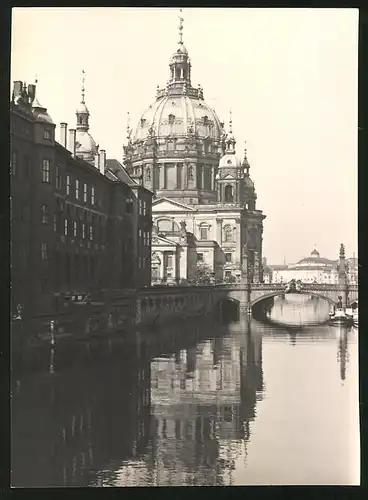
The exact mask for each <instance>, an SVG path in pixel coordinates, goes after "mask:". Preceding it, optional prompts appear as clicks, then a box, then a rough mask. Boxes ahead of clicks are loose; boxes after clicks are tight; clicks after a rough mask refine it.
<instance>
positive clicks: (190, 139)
mask: <svg viewBox="0 0 368 500" xmlns="http://www.w3.org/2000/svg"><path fill="white" fill-rule="evenodd" d="M182 22H183V19H180V26H179V42H178V47H177V50H176V52H175V53H174V54H173V56H172V57H171V59H170V63H169V80H168V82H167V85H166V87H165V88H162V89H161V88H159V87H158V88H157V92H156V100H155V102H154V103H152V104H151V105H150V106H149V107H148V108H147V109H146V110H145V111H144V112H143V114H142V116H141V118H140V120H139V122H138V124H137V127H136V129H135V130H134V131H133V130H132V129H131V128H130V127H128V142H127V145H126V146H124V160H123V163H124V166H125V168H126V169H127V171H128V172H129V174H130V176H131V177H132V178H133V179H134V180H135V181H136V182H137V183H139V184H141V185H143V186H144V187H146V188H147V189H149V190H151V191H152V192H153V193H154V201H153V205H152V216H153V230H152V257H151V265H152V280H153V282H168V283H169V282H173V283H178V282H182V281H183V280H195V279H196V276H198V270H199V268H202V269H206V270H207V272H208V274H209V275H211V277H212V278H214V279H216V280H220V281H223V280H226V281H242V280H247V279H249V280H250V281H254V282H260V281H262V232H263V220H264V218H265V215H263V213H262V211H261V210H258V209H257V207H256V200H257V195H256V192H255V187H254V183H253V181H252V179H251V178H250V175H249V169H250V166H249V163H248V160H247V156H246V151H245V154H244V158H243V159H242V160H241V159H239V157H238V155H237V153H236V139H235V137H234V134H233V131H232V119H231V116H230V122H229V130H228V131H226V130H225V127H224V123H223V122H221V121H220V120H219V118H218V117H217V115H216V112H215V111H214V110H213V109H211V108H210V107H209V106H208V104H206V102H205V100H204V96H203V89H202V88H201V86H198V87H194V86H193V85H192V83H191V69H192V66H191V60H190V58H189V55H188V51H187V49H186V47H185V46H184V43H183V39H182V30H183V24H182Z"/></svg>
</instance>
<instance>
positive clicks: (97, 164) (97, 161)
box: [95, 153, 100, 170]
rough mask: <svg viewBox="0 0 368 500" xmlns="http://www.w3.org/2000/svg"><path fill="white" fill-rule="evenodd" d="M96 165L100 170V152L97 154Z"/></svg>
mask: <svg viewBox="0 0 368 500" xmlns="http://www.w3.org/2000/svg"><path fill="white" fill-rule="evenodd" d="M95 167H96V168H97V170H100V155H99V154H98V153H96V154H95Z"/></svg>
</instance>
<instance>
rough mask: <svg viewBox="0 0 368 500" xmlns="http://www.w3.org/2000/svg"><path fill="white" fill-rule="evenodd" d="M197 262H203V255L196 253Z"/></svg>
mask: <svg viewBox="0 0 368 500" xmlns="http://www.w3.org/2000/svg"><path fill="white" fill-rule="evenodd" d="M197 262H203V253H197Z"/></svg>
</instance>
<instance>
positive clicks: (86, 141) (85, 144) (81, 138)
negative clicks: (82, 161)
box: [76, 130, 97, 155]
mask: <svg viewBox="0 0 368 500" xmlns="http://www.w3.org/2000/svg"><path fill="white" fill-rule="evenodd" d="M76 152H77V154H78V153H90V154H91V155H94V154H96V153H97V145H96V142H95V140H94V139H93V137H92V136H91V134H89V133H88V132H87V131H86V130H77V132H76Z"/></svg>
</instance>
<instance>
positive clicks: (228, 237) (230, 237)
mask: <svg viewBox="0 0 368 500" xmlns="http://www.w3.org/2000/svg"><path fill="white" fill-rule="evenodd" d="M224 233H225V243H232V242H233V241H234V238H233V230H232V229H231V226H229V225H228V226H225V227H224Z"/></svg>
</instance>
